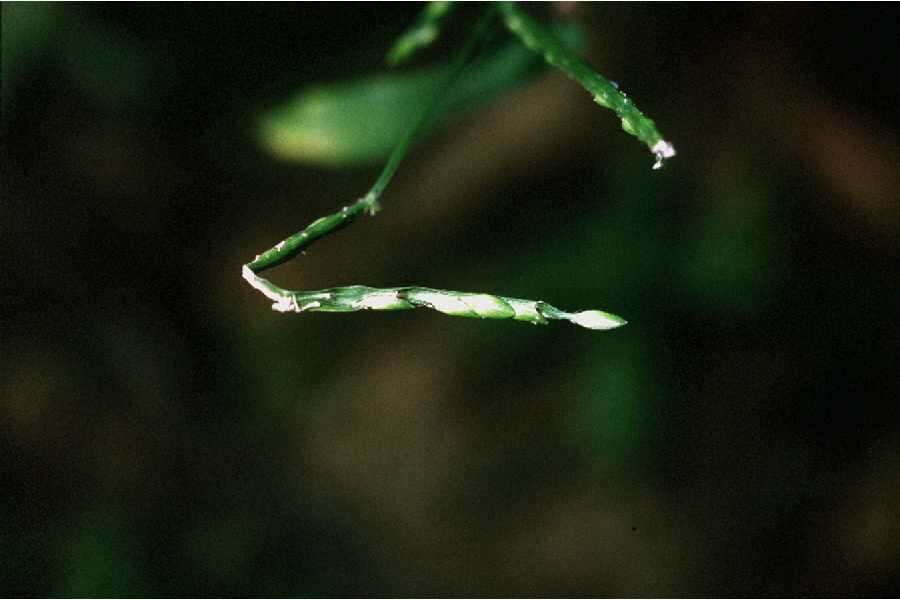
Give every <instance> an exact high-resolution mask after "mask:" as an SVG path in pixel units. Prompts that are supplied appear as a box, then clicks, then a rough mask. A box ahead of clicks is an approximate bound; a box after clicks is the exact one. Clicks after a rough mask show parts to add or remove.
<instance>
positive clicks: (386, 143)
mask: <svg viewBox="0 0 900 600" xmlns="http://www.w3.org/2000/svg"><path fill="white" fill-rule="evenodd" d="M559 34H560V35H562V36H563V37H564V39H566V40H567V43H569V44H572V45H573V46H575V45H578V42H579V40H580V36H579V33H578V31H577V30H576V29H574V28H573V27H566V28H565V29H561V30H560V31H559ZM541 67H542V65H541V60H540V58H539V57H536V56H535V55H534V54H533V53H532V52H530V51H529V50H528V49H526V48H525V47H523V46H522V45H521V44H519V43H517V42H510V43H508V44H506V45H504V46H503V47H502V48H500V49H499V50H497V51H496V52H494V53H493V54H492V55H491V56H489V57H488V58H486V59H484V60H481V61H479V62H476V63H475V64H473V65H471V66H470V67H469V68H468V70H467V71H466V73H465V75H464V76H463V77H462V78H460V79H459V80H458V83H457V84H456V85H455V86H453V88H452V89H450V90H448V91H447V92H446V95H445V97H444V98H443V105H442V107H441V108H442V114H441V118H439V119H437V121H438V122H446V120H447V118H448V117H450V116H452V115H454V114H459V113H463V112H465V111H468V110H473V109H475V108H477V107H479V106H481V105H483V104H485V103H487V102H489V101H490V100H492V99H493V98H494V97H496V96H497V95H498V94H499V93H501V92H503V91H505V90H508V89H511V88H512V87H514V86H516V85H520V84H522V83H525V82H527V81H528V80H529V79H530V78H531V77H533V76H534V75H535V74H536V73H539V72H540V71H541ZM448 68H449V66H447V65H439V66H434V67H430V68H426V69H421V70H418V71H415V72H409V73H402V74H379V75H375V76H372V77H367V78H364V79H359V80H355V81H349V82H340V83H330V84H322V85H315V86H312V87H309V88H307V89H305V90H303V91H302V92H301V93H300V94H298V95H297V96H296V97H295V98H294V99H292V100H290V101H288V102H287V103H286V104H284V105H282V106H281V107H279V108H275V109H273V110H271V111H269V112H267V113H265V114H264V115H262V117H261V119H260V121H259V131H258V133H259V138H260V140H261V143H262V144H263V146H264V147H265V148H266V149H268V150H269V151H270V152H271V153H272V154H274V155H275V156H277V157H279V158H281V159H287V160H295V161H299V162H307V163H312V164H319V165H326V166H342V165H353V164H360V163H369V162H374V161H378V160H382V159H384V158H386V157H387V156H388V154H389V153H390V151H391V150H392V149H393V146H394V144H395V143H396V142H397V141H398V140H399V139H400V136H401V135H402V134H403V133H404V132H405V131H406V129H407V128H408V127H409V126H410V124H411V121H412V119H413V118H414V117H415V116H416V115H419V114H420V113H421V112H422V111H423V110H424V109H425V107H426V106H427V104H428V103H429V102H431V101H432V100H433V99H434V98H435V97H436V95H437V94H438V93H439V92H440V91H441V90H440V88H441V85H443V82H444V79H445V76H446V74H447V69H448Z"/></svg>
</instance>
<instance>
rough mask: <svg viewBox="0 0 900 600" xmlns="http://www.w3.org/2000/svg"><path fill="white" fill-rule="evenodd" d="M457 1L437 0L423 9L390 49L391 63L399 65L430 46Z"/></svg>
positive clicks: (388, 58)
mask: <svg viewBox="0 0 900 600" xmlns="http://www.w3.org/2000/svg"><path fill="white" fill-rule="evenodd" d="M454 6H456V5H455V3H453V2H445V1H443V0H435V1H433V2H429V3H428V4H427V5H425V8H423V9H422V12H421V13H420V14H419V16H418V17H417V18H416V21H415V23H413V24H412V25H411V26H410V27H409V29H407V30H406V31H404V32H403V33H402V34H401V35H400V37H399V38H397V41H396V42H394V45H393V47H391V49H390V50H389V51H388V54H387V59H386V60H387V62H388V64H389V65H398V64H400V63H402V62H406V61H407V60H409V59H411V58H412V57H413V55H415V53H416V52H418V51H419V50H421V49H422V48H426V47H428V46H430V45H431V44H432V43H434V41H435V40H436V39H437V37H438V35H439V34H440V33H441V27H442V26H443V21H444V19H446V18H447V15H449V14H450V13H451V12H452V11H453V8H454Z"/></svg>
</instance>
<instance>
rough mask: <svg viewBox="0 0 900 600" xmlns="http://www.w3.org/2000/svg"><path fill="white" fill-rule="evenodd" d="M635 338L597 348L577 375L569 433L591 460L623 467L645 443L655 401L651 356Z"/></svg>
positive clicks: (622, 338)
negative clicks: (590, 454)
mask: <svg viewBox="0 0 900 600" xmlns="http://www.w3.org/2000/svg"><path fill="white" fill-rule="evenodd" d="M641 340H642V338H641V337H639V336H637V335H635V334H634V332H633V331H632V333H631V335H621V336H617V337H615V338H609V339H608V340H604V343H602V344H595V345H594V346H593V347H592V349H591V350H590V351H588V353H587V354H586V356H585V361H584V363H583V365H582V367H581V369H580V370H579V373H581V375H580V383H579V386H578V389H579V392H578V395H577V397H576V405H575V411H574V414H573V416H572V423H571V431H572V434H573V436H574V437H575V439H576V440H578V441H579V442H581V443H583V444H585V445H586V446H587V447H588V448H589V449H590V450H591V453H592V454H593V456H594V457H595V458H597V459H602V460H603V461H604V462H606V463H609V464H625V463H628V462H630V461H631V460H633V459H634V455H635V452H636V451H637V450H638V449H639V448H640V447H642V445H643V444H644V443H645V442H646V440H647V436H648V434H649V433H650V432H649V431H648V429H649V427H650V425H651V423H650V420H649V419H650V414H651V413H652V410H653V406H654V404H655V403H656V401H657V396H658V393H659V391H658V389H657V385H656V382H655V381H654V377H653V373H654V372H655V370H656V369H655V366H654V364H653V363H652V356H651V355H650V353H649V352H648V350H647V348H646V347H645V346H644V344H643V343H642V341H641Z"/></svg>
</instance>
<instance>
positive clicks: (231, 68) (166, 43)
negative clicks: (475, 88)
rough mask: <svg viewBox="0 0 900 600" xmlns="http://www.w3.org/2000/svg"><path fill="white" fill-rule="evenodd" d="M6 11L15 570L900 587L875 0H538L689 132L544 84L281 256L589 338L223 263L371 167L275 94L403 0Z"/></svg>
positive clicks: (51, 588) (3, 432) (703, 591)
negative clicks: (277, 125) (292, 125)
mask: <svg viewBox="0 0 900 600" xmlns="http://www.w3.org/2000/svg"><path fill="white" fill-rule="evenodd" d="M2 10H3V15H2V16H3V23H2V27H3V29H2V50H3V53H2V62H3V65H2V109H3V116H2V128H3V131H2V140H3V142H2V144H3V157H2V161H3V166H2V197H0V250H2V255H3V257H4V267H3V275H2V278H0V287H2V293H0V310H2V312H0V317H2V321H0V325H2V329H0V356H2V360H0V423H2V427H0V444H2V456H3V460H2V463H0V469H2V471H0V473H2V481H3V482H4V485H3V489H4V493H3V495H2V496H0V564H2V569H0V590H3V592H4V593H5V594H7V595H11V596H18V595H25V596H32V595H51V596H61V595H62V596H102V597H105V596H145V595H152V596H170V595H179V596H241V595H253V596H346V595H361V596H373V595H394V596H412V595H414V596H426V595H457V596H469V595H480V596H546V595H555V596H560V595H562V596H583V595H627V596H647V595H677V596H685V595H694V594H699V595H726V596H731V595H754V596H760V595H761V596H767V595H810V594H813V595H826V596H831V595H854V596H855V595H883V594H887V593H890V592H891V591H893V593H896V590H897V589H900V576H898V573H900V509H898V506H900V485H898V483H897V482H898V481H900V417H898V410H897V398H898V397H900V377H898V356H900V335H898V332H897V328H898V327H897V323H898V322H900V301H898V300H900V294H898V291H900V290H898V283H897V282H898V281H900V278H898V264H900V263H898V259H900V242H898V239H900V236H898V233H900V202H898V197H900V196H898V190H900V168H898V167H900V164H898V161H900V159H898V157H900V130H898V108H897V102H896V98H897V85H896V78H895V77H893V75H890V76H888V77H886V76H885V74H886V73H891V74H893V73H894V72H895V71H896V64H894V63H893V59H892V58H891V57H892V56H893V55H894V53H895V52H894V51H895V46H896V39H897V33H898V32H897V20H898V19H897V17H898V11H897V9H896V8H893V7H892V5H866V6H863V7H859V6H858V5H853V6H852V7H851V6H849V5H830V4H829V5H805V4H803V5H796V4H789V5H779V4H775V5H771V4H753V5H736V6H732V5H729V6H727V7H726V6H708V5H684V4H664V5H658V4H614V5H601V4H590V5H580V4H563V5H560V6H556V5H543V6H541V5H534V6H530V7H529V10H530V11H532V12H533V14H535V15H536V16H539V17H541V18H542V19H549V18H551V17H553V16H554V15H557V16H558V13H560V12H562V13H566V16H568V17H569V18H575V19H577V20H579V21H581V22H582V23H583V24H584V26H585V29H586V32H587V38H586V47H587V53H588V56H589V57H590V60H591V62H592V63H593V64H594V65H596V66H597V67H598V70H600V71H601V72H602V73H604V74H605V75H606V76H608V77H609V78H611V79H613V80H615V81H617V82H618V83H619V84H620V85H622V87H623V89H625V90H627V91H628V93H629V95H630V96H631V97H632V98H634V99H635V100H636V101H637V102H638V105H639V106H640V107H641V108H642V109H643V110H644V111H645V112H646V113H647V114H648V115H650V116H651V117H653V118H654V119H655V120H656V122H657V124H658V125H659V127H660V129H661V130H662V131H663V133H664V135H665V136H666V137H667V138H668V139H671V140H672V141H673V143H674V144H675V146H676V148H677V149H678V151H679V154H678V156H677V157H676V158H675V159H673V160H672V161H671V162H670V163H669V164H667V166H666V167H665V168H664V169H663V170H661V171H652V170H651V169H650V166H651V165H652V162H653V159H652V157H651V156H649V155H648V153H647V152H646V149H645V148H644V147H642V146H641V144H639V143H637V142H635V141H634V140H633V139H632V138H631V137H630V136H628V135H626V134H625V133H623V132H622V131H621V129H620V127H619V124H618V122H617V120H616V119H615V118H614V116H613V115H612V114H611V113H609V112H608V111H606V110H604V109H601V108H599V107H597V106H596V105H594V104H593V103H592V102H591V100H590V97H589V96H588V95H587V94H585V93H584V92H583V91H582V90H580V89H579V88H578V87H577V86H576V85H575V84H574V83H572V82H571V81H568V80H567V79H565V78H564V77H563V76H561V75H558V74H547V75H546V76H543V77H539V78H538V79H536V80H535V81H534V82H533V83H532V84H530V85H528V86H525V87H522V88H520V89H517V90H515V91H512V92H511V93H510V94H509V95H506V96H504V97H502V98H500V99H498V100H497V101H496V102H495V103H493V104H492V105H491V106H490V107H488V108H486V109H484V110H481V111H478V112H477V113H473V114H470V115H468V116H466V117H464V118H461V119H457V120H455V121H454V122H452V123H451V124H450V125H449V126H448V127H447V128H445V129H443V130H442V131H441V132H439V133H437V134H435V135H434V136H432V137H431V138H430V139H429V140H428V141H427V142H425V143H423V144H422V145H420V146H418V147H417V148H416V149H415V150H414V151H413V152H412V153H411V155H410V157H409V158H408V160H407V161H406V162H405V163H404V165H403V166H402V167H401V169H400V172H399V174H398V176H397V178H396V180H395V182H394V183H393V184H392V186H391V187H390V188H389V189H388V191H387V193H386V194H385V196H384V198H383V205H384V210H383V211H382V212H381V213H379V215H378V216H377V217H376V218H375V219H364V220H362V221H360V222H359V223H357V224H355V225H353V226H352V228H350V229H348V230H346V231H343V232H341V233H338V234H336V235H335V236H334V237H332V238H329V239H327V240H324V241H322V242H320V243H319V244H318V245H316V246H315V247H314V248H313V249H312V250H311V251H309V252H308V253H307V255H306V256H303V257H301V258H300V259H299V260H298V261H294V262H291V263H288V264H286V265H284V266H281V267H279V268H278V269H277V270H275V271H273V272H272V274H271V275H272V279H274V280H276V281H278V283H280V284H283V285H285V286H287V287H296V288H309V289H311V288H317V287H327V286H332V285H344V284H351V283H364V284H368V285H375V286H395V285H406V284H417V285H424V286H432V287H443V288H448V289H458V290H472V291H490V292H496V293H499V294H505V295H510V296H516V297H525V298H540V299H544V300H546V301H548V302H551V303H553V304H555V305H557V306H560V307H562V308H566V309H581V308H602V309H605V310H610V311H612V312H615V313H617V314H620V315H622V316H624V317H625V318H626V319H628V320H629V325H628V326H627V327H625V328H622V329H619V330H616V331H613V332H609V333H596V332H589V331H585V330H581V329H579V328H576V327H570V326H564V325H560V324H555V325H552V326H550V327H532V326H527V325H523V324H520V323H514V322H479V321H472V320H465V319H451V318H446V317H443V316H440V315H437V314H435V313H433V312H428V311H412V312H405V313H385V314H380V313H372V314H348V315H303V316H298V315H281V314H276V313H273V312H272V311H270V310H269V308H268V304H267V302H266V301H265V300H264V299H262V298H261V297H259V295H258V294H256V293H255V292H253V290H251V289H250V288H249V287H248V286H247V285H246V284H245V282H244V281H243V280H242V279H241V278H240V273H239V271H240V265H241V264H242V263H244V262H246V261H247V260H249V259H251V258H252V257H253V256H254V255H255V254H256V253H257V252H259V251H261V250H263V249H265V248H267V247H269V246H270V245H271V244H272V243H274V242H276V241H278V240H280V239H282V238H283V237H285V236H286V235H289V234H290V233H293V232H294V231H296V230H298V229H299V228H301V227H303V226H305V225H306V224H307V223H309V222H310V221H312V220H314V219H315V218H317V217H318V216H320V215H323V214H326V213H328V212H331V211H333V210H334V209H336V208H338V207H340V206H342V205H344V204H346V203H347V202H348V201H351V200H353V199H354V198H356V197H358V196H359V195H361V194H362V193H363V192H364V191H365V190H366V189H367V187H368V185H369V184H370V183H371V182H372V181H373V179H374V177H375V176H376V175H377V172H378V167H377V166H374V167H356V168H325V167H319V166H308V165H302V164H292V163H289V162H283V161H278V160H275V159H274V158H273V157H271V156H270V155H268V154H267V153H266V152H265V151H264V150H263V149H262V148H261V147H260V145H259V144H258V140H257V139H256V129H255V128H256V124H257V123H258V119H259V118H260V116H261V115H262V114H265V112H266V111H268V110H269V109H270V108H271V107H272V106H276V105H277V104H278V103H279V102H281V101H283V100H284V99H285V98H288V97H290V95H291V94H293V93H295V92H296V91H297V90H299V89H301V88H303V87H305V86H309V85H312V84H315V83H321V82H327V81H332V80H335V79H347V78H353V77H359V76H365V75H368V74H371V73H372V72H375V71H377V70H378V69H380V68H381V60H382V58H383V55H384V52H385V51H386V50H387V48H389V46H390V42H391V40H392V39H393V38H394V37H395V36H396V35H397V34H398V33H399V32H400V31H401V30H402V29H403V28H404V26H405V25H406V24H408V23H409V22H410V21H411V20H412V19H413V18H414V15H415V14H416V11H417V10H418V6H417V5H415V4H396V5H395V4H341V5H338V4H328V5H324V4H321V5H320V4H307V3H301V4H278V5H275V4H271V5H270V4H227V5H226V4H220V5H217V4H168V3H166V4H19V3H4V4H3V5H2ZM473 10H474V8H473V7H466V8H465V9H463V10H461V11H460V14H459V15H455V17H454V19H453V22H454V24H451V26H450V28H449V30H448V32H447V34H446V36H445V38H444V39H442V40H441V43H440V44H439V47H438V48H436V49H433V50H430V51H428V52H426V53H425V55H424V56H423V57H422V62H423V63H428V62H430V61H435V60H440V59H441V57H443V56H444V55H445V54H446V52H447V51H448V50H449V49H452V48H453V47H454V46H455V45H456V43H457V42H458V40H459V39H460V36H461V35H462V34H463V33H464V30H465V27H466V25H467V24H469V23H471V19H472V17H473ZM397 118H398V119H403V118H409V115H407V114H398V115H397Z"/></svg>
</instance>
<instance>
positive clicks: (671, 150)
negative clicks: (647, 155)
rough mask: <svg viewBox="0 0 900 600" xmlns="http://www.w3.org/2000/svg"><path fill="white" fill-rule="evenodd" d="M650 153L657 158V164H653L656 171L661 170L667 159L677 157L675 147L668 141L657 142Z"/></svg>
mask: <svg viewBox="0 0 900 600" xmlns="http://www.w3.org/2000/svg"><path fill="white" fill-rule="evenodd" d="M650 151H651V152H653V155H654V156H655V157H656V162H655V163H653V168H654V169H661V168H662V166H663V163H664V162H665V160H666V159H667V158H672V157H673V156H675V146H673V145H672V144H670V143H669V142H667V141H666V140H659V141H658V142H656V144H654V146H653V147H652V148H651V149H650Z"/></svg>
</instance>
